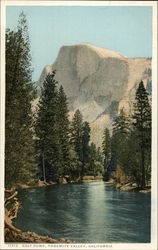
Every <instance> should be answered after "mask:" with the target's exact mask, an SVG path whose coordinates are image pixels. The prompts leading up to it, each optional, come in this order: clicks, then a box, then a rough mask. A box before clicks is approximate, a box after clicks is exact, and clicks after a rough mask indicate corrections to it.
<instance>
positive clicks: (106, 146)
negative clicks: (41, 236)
mask: <svg viewBox="0 0 158 250" xmlns="http://www.w3.org/2000/svg"><path fill="white" fill-rule="evenodd" d="M102 149H103V155H104V168H105V171H106V169H107V167H108V165H109V163H110V158H111V138H110V133H109V130H108V128H105V130H104V135H103V143H102Z"/></svg>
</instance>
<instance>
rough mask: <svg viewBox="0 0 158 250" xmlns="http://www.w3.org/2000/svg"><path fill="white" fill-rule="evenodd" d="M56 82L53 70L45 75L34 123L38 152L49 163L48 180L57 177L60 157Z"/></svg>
mask: <svg viewBox="0 0 158 250" xmlns="http://www.w3.org/2000/svg"><path fill="white" fill-rule="evenodd" d="M57 84H58V82H57V81H56V80H55V71H53V72H52V73H51V74H48V75H47V77H46V79H45V81H44V83H43V87H42V89H41V97H40V100H39V104H38V112H37V119H36V124H35V132H36V137H37V140H36V141H37V149H38V150H39V152H40V151H42V154H43V157H44V159H45V160H47V161H48V162H49V164H51V171H50V173H49V180H54V179H56V178H58V170H59V166H60V165H61V158H62V152H61V145H60V139H59V126H58V90H57ZM43 162H44V161H43ZM43 171H45V170H44V169H43ZM43 176H44V173H43Z"/></svg>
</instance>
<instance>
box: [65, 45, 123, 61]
mask: <svg viewBox="0 0 158 250" xmlns="http://www.w3.org/2000/svg"><path fill="white" fill-rule="evenodd" d="M72 48H73V49H75V48H76V49H86V50H91V51H93V52H95V53H96V54H98V56H100V57H102V58H119V59H123V58H124V59H125V57H124V56H122V55H121V54H120V53H119V52H116V51H112V50H110V49H107V48H101V47H98V46H96V45H93V44H90V43H80V44H76V45H66V46H62V48H61V50H65V49H70V50H71V49H72Z"/></svg>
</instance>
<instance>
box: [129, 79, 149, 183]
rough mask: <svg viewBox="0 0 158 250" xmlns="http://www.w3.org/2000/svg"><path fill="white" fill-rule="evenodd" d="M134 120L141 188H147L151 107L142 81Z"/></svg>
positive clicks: (137, 92)
mask: <svg viewBox="0 0 158 250" xmlns="http://www.w3.org/2000/svg"><path fill="white" fill-rule="evenodd" d="M133 119H134V122H133V125H134V127H135V128H136V131H137V135H138V137H137V141H138V144H139V147H140V154H141V186H142V187H145V184H146V176H145V174H146V173H145V168H146V163H147V161H146V159H145V155H146V154H147V155H148V157H149V160H148V164H151V163H150V161H151V106H150V103H149V99H148V93H147V91H146V89H145V87H144V84H143V82H142V81H141V82H140V83H139V86H138V88H137V91H136V96H135V103H134V114H133Z"/></svg>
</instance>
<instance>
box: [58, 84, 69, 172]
mask: <svg viewBox="0 0 158 250" xmlns="http://www.w3.org/2000/svg"><path fill="white" fill-rule="evenodd" d="M57 103H58V105H57V107H58V120H57V122H58V130H59V143H60V147H61V166H60V169H59V174H60V175H66V174H70V169H69V166H70V142H69V139H70V138H69V119H68V112H69V111H68V104H67V98H66V95H65V93H64V89H63V87H62V86H60V88H59V93H58V100H57Z"/></svg>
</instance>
